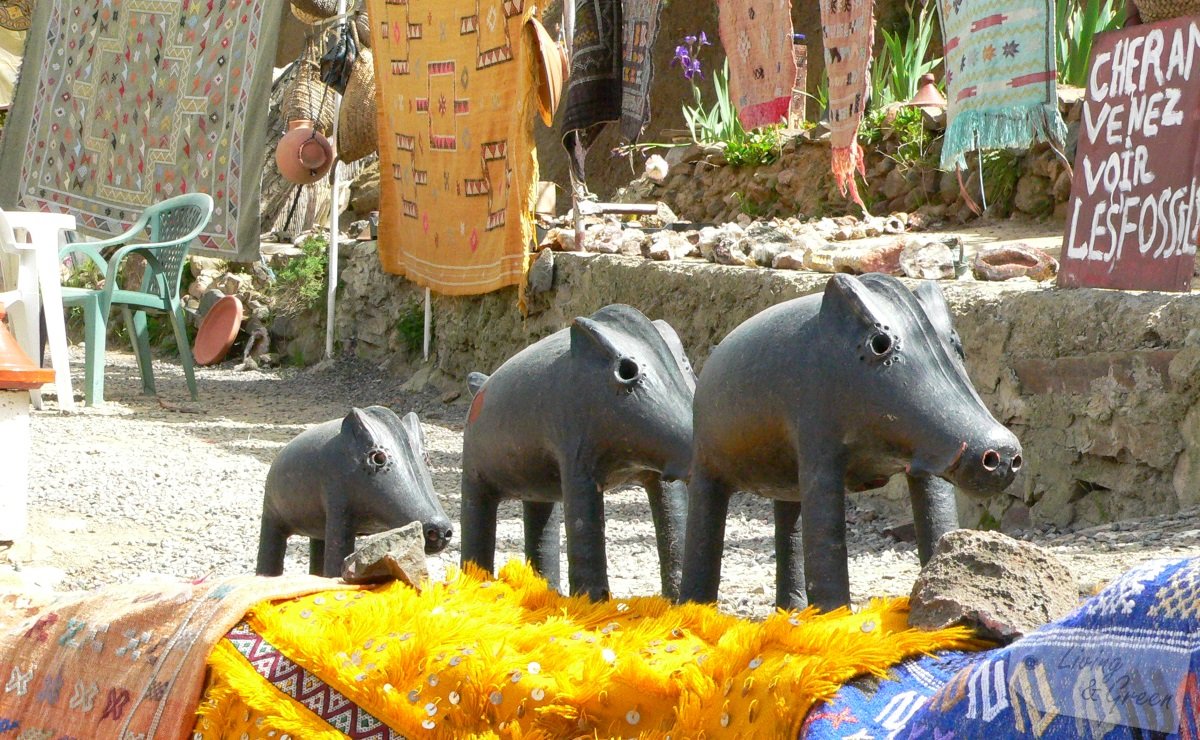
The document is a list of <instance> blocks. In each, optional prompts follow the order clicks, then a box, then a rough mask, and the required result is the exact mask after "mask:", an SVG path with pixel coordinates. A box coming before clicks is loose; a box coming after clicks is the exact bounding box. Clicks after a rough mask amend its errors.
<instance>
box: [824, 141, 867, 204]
mask: <svg viewBox="0 0 1200 740" xmlns="http://www.w3.org/2000/svg"><path fill="white" fill-rule="evenodd" d="M865 162H866V157H865V156H864V155H863V150H862V147H861V146H860V145H859V143H858V141H853V142H851V144H850V146H840V147H834V149H833V163H832V166H831V167H832V169H833V179H834V181H835V182H837V186H838V192H840V193H841V194H842V195H849V197H850V199H851V200H853V201H854V202H855V203H857V204H858V205H859V207H860V208H862V209H863V213H867V206H866V205H865V204H863V200H862V196H860V195H859V194H858V183H857V182H855V180H854V173H855V172H857V173H858V174H860V175H862V177H863V180H864V181H865V180H866V179H867V170H866V164H865ZM867 215H870V214H869V213H867Z"/></svg>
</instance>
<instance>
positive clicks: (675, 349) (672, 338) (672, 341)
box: [651, 319, 696, 380]
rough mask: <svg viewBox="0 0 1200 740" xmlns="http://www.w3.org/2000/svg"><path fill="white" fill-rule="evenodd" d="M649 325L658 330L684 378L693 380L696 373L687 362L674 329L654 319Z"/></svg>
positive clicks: (685, 353)
mask: <svg viewBox="0 0 1200 740" xmlns="http://www.w3.org/2000/svg"><path fill="white" fill-rule="evenodd" d="M651 323H652V324H654V328H655V329H657V330H658V333H659V335H661V336H662V338H663V341H664V342H666V343H667V348H668V349H670V350H671V354H672V355H674V357H675V360H676V362H678V363H679V369H680V370H683V374H684V375H685V376H689V377H691V378H692V379H693V380H694V379H695V377H696V373H695V371H694V370H692V363H691V362H689V361H688V356H687V352H686V351H685V350H684V348H683V341H682V340H681V339H680V338H679V334H678V333H676V331H675V327H673V326H671V325H670V324H668V323H667V322H665V321H663V320H662V319H655V320H654V321H652V322H651Z"/></svg>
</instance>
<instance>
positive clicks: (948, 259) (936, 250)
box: [899, 238, 955, 280]
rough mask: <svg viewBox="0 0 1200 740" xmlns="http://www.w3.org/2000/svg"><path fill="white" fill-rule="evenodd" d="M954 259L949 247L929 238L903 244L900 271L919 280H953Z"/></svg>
mask: <svg viewBox="0 0 1200 740" xmlns="http://www.w3.org/2000/svg"><path fill="white" fill-rule="evenodd" d="M954 258H955V255H954V253H953V252H951V251H950V246H949V245H948V244H946V243H945V242H943V241H937V240H933V239H929V238H925V239H913V240H911V241H907V242H904V243H903V247H902V249H901V251H900V257H899V264H900V270H901V272H903V273H904V274H905V275H906V276H908V277H910V278H917V279H919V280H953V279H954Z"/></svg>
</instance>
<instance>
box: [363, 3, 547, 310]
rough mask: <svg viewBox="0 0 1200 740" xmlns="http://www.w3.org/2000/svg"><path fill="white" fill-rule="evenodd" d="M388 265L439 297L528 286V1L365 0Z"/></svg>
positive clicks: (531, 74)
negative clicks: (372, 34) (371, 36)
mask: <svg viewBox="0 0 1200 740" xmlns="http://www.w3.org/2000/svg"><path fill="white" fill-rule="evenodd" d="M367 10H368V12H369V15H370V18H371V26H372V28H374V29H376V32H377V33H376V37H375V40H374V43H375V44H376V48H373V49H372V52H374V62H375V83H376V88H377V92H376V97H377V100H378V101H379V129H378V130H379V158H380V167H379V170H380V175H381V176H380V203H379V213H380V224H379V259H380V262H381V263H382V265H383V269H384V270H385V271H387V272H390V273H394V274H397V275H404V276H405V277H407V278H408V279H409V280H411V281H412V282H414V283H416V284H418V285H422V286H426V287H428V288H430V289H431V290H433V291H435V292H437V293H441V294H444V295H478V294H481V293H489V292H491V291H494V290H498V289H500V288H503V287H505V286H509V285H517V286H522V287H523V286H524V284H525V271H526V268H527V266H528V253H527V246H528V245H529V244H530V243H531V241H532V239H533V204H534V201H535V197H536V186H537V171H538V168H537V153H536V150H535V146H534V141H533V119H534V116H536V115H537V113H538V106H537V87H538V74H539V73H538V67H537V65H538V64H539V63H540V55H539V53H538V49H537V45H536V37H535V34H534V31H533V29H532V27H530V26H528V24H527V23H526V21H527V20H528V19H529V18H531V17H533V13H534V12H535V8H534V7H533V6H532V5H530V6H528V7H526V3H525V0H409V2H402V3H397V2H393V1H392V0H367Z"/></svg>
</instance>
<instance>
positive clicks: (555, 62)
mask: <svg viewBox="0 0 1200 740" xmlns="http://www.w3.org/2000/svg"><path fill="white" fill-rule="evenodd" d="M529 25H530V26H531V27H532V28H533V35H534V43H535V44H536V45H537V49H538V56H539V64H538V112H540V113H541V114H542V121H543V122H544V123H545V124H546V125H547V126H550V125H553V123H554V112H555V111H556V110H558V104H559V101H561V100H562V91H563V84H564V83H565V82H566V79H567V75H568V74H569V69H570V65H569V63H568V61H567V53H566V51H564V50H563V48H562V47H561V46H560V45H559V44H558V42H557V41H555V40H554V38H553V37H552V36H551V35H550V33H549V32H548V31H547V30H546V27H545V26H543V25H542V24H541V22H540V21H538V19H537V18H530V19H529Z"/></svg>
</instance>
